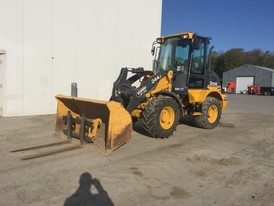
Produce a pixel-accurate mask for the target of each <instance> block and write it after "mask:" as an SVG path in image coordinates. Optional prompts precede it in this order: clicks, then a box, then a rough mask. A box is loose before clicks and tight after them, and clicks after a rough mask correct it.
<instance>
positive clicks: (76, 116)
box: [56, 32, 227, 152]
mask: <svg viewBox="0 0 274 206" xmlns="http://www.w3.org/2000/svg"><path fill="white" fill-rule="evenodd" d="M209 41H210V38H208V37H202V36H199V35H197V34H195V33H191V32H183V33H178V34H174V35H170V36H163V37H160V38H157V39H156V41H155V42H154V43H153V45H152V50H151V52H152V54H153V55H154V57H155V58H154V61H153V71H150V70H144V69H143V68H122V69H121V71H120V75H119V76H118V78H117V80H116V81H115V82H114V85H113V90H112V95H111V98H110V101H98V100H91V99H84V98H78V97H71V96H64V95H57V96H56V98H57V100H58V109H57V119H56V132H57V133H58V134H60V135H63V136H65V138H68V140H72V139H79V140H80V143H81V144H85V145H94V147H95V148H97V149H98V150H99V151H101V152H108V151H113V150H115V149H116V148H118V147H120V146H121V145H123V144H124V143H126V142H127V141H128V140H129V139H130V137H131V131H132V121H135V120H140V122H142V125H143V128H144V129H145V130H146V131H147V132H148V133H149V134H150V135H151V136H152V137H156V138H166V137H169V136H171V135H172V134H173V132H174V131H175V130H176V127H177V125H178V123H179V122H180V121H182V120H183V118H184V117H187V116H192V117H193V120H194V122H195V123H196V125H197V126H198V127H201V128H205V129H213V128H215V127H216V126H217V125H218V123H219V120H220V118H221V113H222V111H223V110H224V109H225V108H226V106H227V100H226V96H225V95H223V94H222V93H221V87H220V80H219V78H218V76H217V75H216V73H214V72H213V71H210V69H209V67H210V56H211V51H212V49H213V47H211V48H209ZM138 81H139V82H140V83H139V85H138V86H135V85H136V82H138Z"/></svg>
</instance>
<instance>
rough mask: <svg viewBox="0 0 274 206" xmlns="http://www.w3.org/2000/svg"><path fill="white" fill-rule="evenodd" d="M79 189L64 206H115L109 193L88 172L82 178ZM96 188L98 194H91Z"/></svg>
mask: <svg viewBox="0 0 274 206" xmlns="http://www.w3.org/2000/svg"><path fill="white" fill-rule="evenodd" d="M79 184H80V185H79V187H78V189H77V190H76V192H75V193H74V194H72V195H71V196H70V197H68V198H67V199H66V201H65V203H64V206H97V205H98V206H99V205H100V206H113V205H114V204H113V202H112V200H111V199H110V198H109V196H108V193H107V192H106V191H105V190H104V188H103V187H102V185H101V183H100V181H99V180H98V179H96V178H94V179H93V178H92V176H91V174H90V173H88V172H85V173H83V174H82V175H81V176H80V180H79ZM92 186H94V187H95V188H96V190H97V193H95V194H93V193H91V187H92Z"/></svg>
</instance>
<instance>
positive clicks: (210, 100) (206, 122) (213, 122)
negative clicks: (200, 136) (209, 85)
mask: <svg viewBox="0 0 274 206" xmlns="http://www.w3.org/2000/svg"><path fill="white" fill-rule="evenodd" d="M220 119H221V106H220V103H219V101H218V100H217V99H216V98H214V97H207V98H206V100H205V101H204V102H203V104H202V114H201V115H200V116H196V117H194V122H195V124H196V125H197V126H198V127H201V128H204V129H213V128H215V127H216V126H217V125H218V124H219V121H220Z"/></svg>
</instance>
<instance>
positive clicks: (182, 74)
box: [172, 39, 190, 94]
mask: <svg viewBox="0 0 274 206" xmlns="http://www.w3.org/2000/svg"><path fill="white" fill-rule="evenodd" d="M189 50H190V41H189V40H186V39H182V40H179V41H178V42H177V44H175V45H174V55H173V84H172V91H173V92H174V93H177V94H186V93H187V89H188V87H187V79H188V69H189V62H190V61H189Z"/></svg>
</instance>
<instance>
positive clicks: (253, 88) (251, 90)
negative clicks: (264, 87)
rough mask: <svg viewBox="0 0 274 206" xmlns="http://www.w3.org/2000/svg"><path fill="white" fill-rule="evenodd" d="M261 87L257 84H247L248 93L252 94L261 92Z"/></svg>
mask: <svg viewBox="0 0 274 206" xmlns="http://www.w3.org/2000/svg"><path fill="white" fill-rule="evenodd" d="M260 90H261V89H260V87H257V86H256V85H248V86H247V93H248V94H249V95H250V94H253V95H254V94H260V93H261V91H260Z"/></svg>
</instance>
